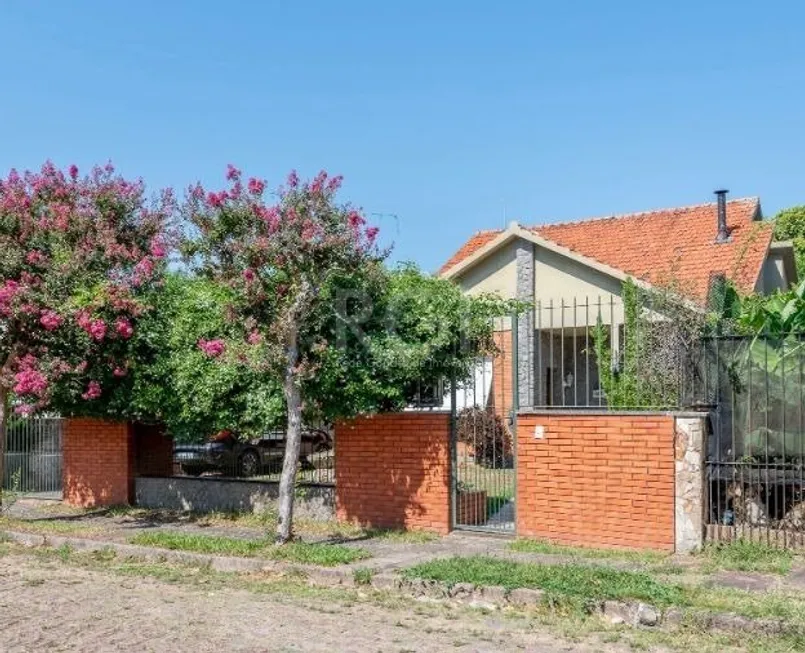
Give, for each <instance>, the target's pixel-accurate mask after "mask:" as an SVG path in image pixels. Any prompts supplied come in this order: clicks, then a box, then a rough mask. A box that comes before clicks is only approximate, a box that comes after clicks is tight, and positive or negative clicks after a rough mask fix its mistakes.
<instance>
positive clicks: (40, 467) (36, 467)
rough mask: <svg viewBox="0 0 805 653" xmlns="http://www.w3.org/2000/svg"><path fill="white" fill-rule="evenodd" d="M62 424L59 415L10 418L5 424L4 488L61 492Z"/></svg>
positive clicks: (50, 492)
mask: <svg viewBox="0 0 805 653" xmlns="http://www.w3.org/2000/svg"><path fill="white" fill-rule="evenodd" d="M62 424H63V420H62V419H61V418H58V417H35V418H28V417H25V418H13V419H10V420H9V422H8V424H7V426H6V453H5V459H4V465H5V470H4V472H5V473H4V475H3V489H4V490H6V491H9V492H15V493H21V494H30V493H41V494H43V495H54V496H56V495H60V494H61V491H62Z"/></svg>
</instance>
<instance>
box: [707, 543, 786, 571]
mask: <svg viewBox="0 0 805 653" xmlns="http://www.w3.org/2000/svg"><path fill="white" fill-rule="evenodd" d="M701 556H702V558H703V561H704V565H703V571H705V572H713V571H719V570H722V569H723V570H729V571H746V572H760V573H767V574H781V575H784V574H787V573H788V572H789V571H791V565H792V563H793V562H794V554H793V553H792V552H791V551H790V550H788V549H779V548H775V547H771V546H768V545H765V544H761V543H758V542H749V541H747V540H738V541H736V542H730V543H725V544H721V543H719V544H711V545H708V546H706V547H705V549H704V551H702V553H701Z"/></svg>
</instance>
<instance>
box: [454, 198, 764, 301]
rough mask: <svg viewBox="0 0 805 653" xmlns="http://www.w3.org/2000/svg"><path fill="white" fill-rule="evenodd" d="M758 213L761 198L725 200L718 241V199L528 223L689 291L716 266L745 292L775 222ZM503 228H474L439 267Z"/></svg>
mask: <svg viewBox="0 0 805 653" xmlns="http://www.w3.org/2000/svg"><path fill="white" fill-rule="evenodd" d="M756 215H760V202H759V200H758V199H757V198H748V199H736V200H730V201H729V202H727V226H728V227H729V229H730V241H729V242H728V243H724V244H720V245H719V244H716V243H715V242H714V241H715V236H716V205H715V203H710V204H700V205H697V206H688V207H682V208H676V209H663V210H658V211H649V212H646V213H633V214H629V215H621V216H614V217H609V218H597V219H592V220H583V221H579V222H566V223H561V224H550V225H540V226H536V227H528V228H529V229H531V230H532V231H533V232H534V233H536V234H538V235H540V236H541V237H542V238H545V239H547V240H551V241H553V242H554V243H557V244H558V245H561V246H563V247H566V248H568V249H570V250H572V251H574V252H576V253H578V254H581V255H583V256H586V257H587V258H591V259H595V260H596V261H598V262H600V263H604V264H606V265H609V266H611V267H614V268H617V269H619V270H621V271H623V272H626V273H627V274H630V275H632V276H634V277H636V278H638V279H642V280H644V281H648V282H649V283H653V284H660V285H661V284H663V283H669V282H671V281H673V282H676V283H678V284H679V287H680V290H681V291H682V292H684V294H686V295H688V296H690V297H691V298H693V299H696V300H698V301H704V300H705V299H706V298H707V293H708V289H709V287H710V283H711V279H712V277H713V276H714V275H718V274H723V275H725V276H726V278H727V279H730V280H732V281H733V282H734V283H735V285H736V287H737V288H738V290H739V291H740V292H743V293H750V292H752V291H753V290H754V287H755V282H756V281H757V278H758V276H759V274H760V271H761V267H762V265H763V261H764V260H765V257H766V252H767V251H768V247H769V244H770V243H771V240H772V225H771V223H770V222H763V221H757V220H754V217H755V216H756ZM500 233H501V231H500V230H498V231H485V232H480V233H478V234H476V235H475V236H473V237H472V238H470V240H468V241H467V242H466V243H465V244H464V246H463V247H462V248H461V249H460V250H459V251H458V252H456V253H455V254H454V255H453V256H452V257H451V258H450V260H449V261H448V262H447V263H446V264H445V265H444V266H443V267H442V269H441V270H440V273H444V272H446V271H447V270H449V269H450V268H451V267H453V266H454V265H456V264H457V263H459V262H460V261H462V260H463V259H465V258H467V257H468V256H470V255H471V254H472V253H474V252H476V251H477V250H478V249H480V248H481V247H483V246H484V245H485V244H487V243H488V242H490V241H491V240H492V239H493V238H495V236H497V235H498V234H500Z"/></svg>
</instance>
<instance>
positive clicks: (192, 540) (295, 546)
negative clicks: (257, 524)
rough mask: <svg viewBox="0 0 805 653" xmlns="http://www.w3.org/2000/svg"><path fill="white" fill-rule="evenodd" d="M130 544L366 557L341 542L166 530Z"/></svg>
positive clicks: (305, 560) (318, 559)
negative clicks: (285, 540) (279, 542)
mask: <svg viewBox="0 0 805 653" xmlns="http://www.w3.org/2000/svg"><path fill="white" fill-rule="evenodd" d="M129 541H130V542H131V543H132V544H139V545H141V546H153V547H158V548H162V549H172V550H175V551H192V552H194V553H208V554H214V555H229V556H240V557H259V558H269V559H271V560H284V561H288V562H298V563H302V564H311V565H320V566H324V567H333V566H336V565H343V564H349V563H351V562H355V561H357V560H363V559H365V558H368V557H370V554H369V552H368V551H366V550H365V549H361V548H357V547H347V546H343V545H341V544H327V543H311V544H308V543H306V542H290V543H288V544H285V545H282V546H279V545H275V544H273V543H272V542H271V541H269V540H266V539H260V540H251V539H244V538H237V537H224V536H220V535H196V534H192V533H179V532H170V531H156V532H149V533H139V534H137V535H135V536H134V537H132V538H131V539H130V540H129Z"/></svg>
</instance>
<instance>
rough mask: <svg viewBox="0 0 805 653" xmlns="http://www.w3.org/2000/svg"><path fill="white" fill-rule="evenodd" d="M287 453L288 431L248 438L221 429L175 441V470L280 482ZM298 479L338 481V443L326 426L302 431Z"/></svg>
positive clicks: (194, 474)
mask: <svg viewBox="0 0 805 653" xmlns="http://www.w3.org/2000/svg"><path fill="white" fill-rule="evenodd" d="M284 456H285V432H284V431H270V432H268V433H265V434H264V435H263V436H262V437H259V438H254V439H246V438H242V437H240V436H238V435H237V434H236V433H234V432H232V431H221V432H218V433H216V434H215V435H213V436H212V437H210V438H209V439H208V441H207V442H203V443H194V444H182V443H176V444H175V445H174V451H173V461H174V469H173V471H174V474H175V475H179V476H190V477H196V478H208V479H223V478H227V479H249V480H253V481H267V482H277V481H279V479H280V475H281V473H282V465H283V459H284ZM297 480H298V481H300V482H305V483H323V484H329V483H334V482H335V445H334V439H333V436H332V434H331V433H330V432H329V431H327V430H324V429H308V430H305V431H303V434H302V446H301V453H300V457H299V467H298V471H297Z"/></svg>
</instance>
